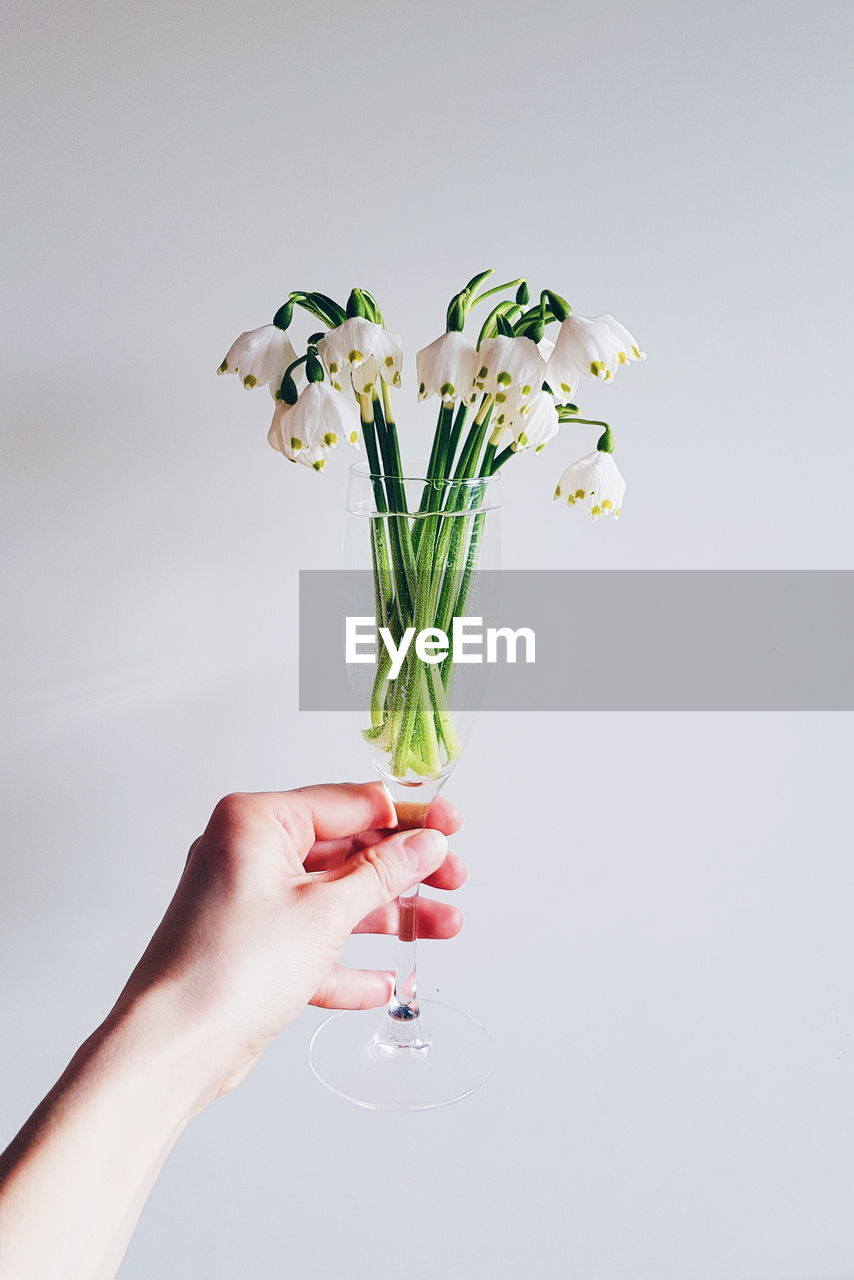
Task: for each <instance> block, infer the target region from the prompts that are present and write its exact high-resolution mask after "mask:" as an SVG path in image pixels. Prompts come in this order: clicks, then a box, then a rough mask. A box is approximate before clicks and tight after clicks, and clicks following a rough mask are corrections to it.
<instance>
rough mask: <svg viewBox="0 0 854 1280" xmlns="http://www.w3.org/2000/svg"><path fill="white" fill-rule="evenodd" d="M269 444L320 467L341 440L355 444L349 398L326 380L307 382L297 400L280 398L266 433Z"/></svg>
mask: <svg viewBox="0 0 854 1280" xmlns="http://www.w3.org/2000/svg"><path fill="white" fill-rule="evenodd" d="M267 440H268V441H269V443H270V444H271V445H272V447H273V448H274V449H276V450H278V452H279V453H281V454H284V456H285V457H286V458H287V459H289V461H290V462H301V463H303V464H304V465H305V466H308V467H313V468H314V470H315V471H322V470H323V468H324V466H325V465H326V458H327V456H328V454H329V453H331V451H332V450H333V449H334V448H335V447H336V446H337V444H338V443H339V441H340V440H346V441H347V443H348V444H352V445H354V446H355V447H357V448H358V444H359V432H358V429H357V427H356V416H355V406H354V405H353V403H352V399H351V398H349V399H348V397H346V396H343V395H342V394H341V392H340V391H334V390H333V389H332V387H330V386H329V385H328V384H327V383H326V382H309V384H308V385H307V386H306V387H304V388H303V390H302V391H301V392H300V395H299V399H298V400H297V402H296V404H286V403H285V402H284V400H279V401H278V402H277V404H276V410H275V413H274V414H273V421H272V423H271V425H270V430H269V432H268V434H267Z"/></svg>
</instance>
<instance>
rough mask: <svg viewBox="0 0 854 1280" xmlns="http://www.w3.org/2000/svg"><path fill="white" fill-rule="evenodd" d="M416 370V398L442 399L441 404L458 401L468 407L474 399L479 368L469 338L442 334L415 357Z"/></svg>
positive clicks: (478, 361) (459, 334) (475, 351)
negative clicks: (433, 397) (431, 397)
mask: <svg viewBox="0 0 854 1280" xmlns="http://www.w3.org/2000/svg"><path fill="white" fill-rule="evenodd" d="M415 360H416V367H417V369H418V399H419V400H426V399H427V398H428V396H436V395H438V396H441V397H442V402H443V404H446V405H447V404H452V403H453V402H454V400H460V401H462V403H463V404H471V403H472V402H473V401H474V400H476V399H477V391H476V390H475V386H474V379H475V374H476V373H477V371H478V369H479V368H480V366H481V361H480V356H479V355H478V353H477V350H476V349H475V347H473V346H472V344H471V343H470V342H469V340H468V338H466V337H464V336H463V334H461V333H443V334H442V336H441V337H440V338H437V339H436V341H435V342H431V343H430V345H429V347H423V348H422V350H421V351H419V352H418V355H417V356H416V357H415Z"/></svg>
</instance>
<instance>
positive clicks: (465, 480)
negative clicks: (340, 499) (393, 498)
mask: <svg viewBox="0 0 854 1280" xmlns="http://www.w3.org/2000/svg"><path fill="white" fill-rule="evenodd" d="M349 474H350V475H351V476H358V477H359V479H360V480H397V481H398V482H399V483H403V484H430V485H435V486H436V487H437V488H442V489H445V488H448V489H450V488H457V487H459V488H463V487H468V488H475V487H477V486H479V485H485V484H492V483H493V481H495V480H500V479H501V472H500V471H495V472H493V474H492V475H490V476H465V477H456V476H445V477H443V478H441V479H440V478H439V477H438V476H433V477H432V478H431V477H429V476H416V475H404V476H399V475H396V474H393V473H389V472H386V471H371V469H370V466H369V464H368V463H367V462H353V463H351V465H350V468H349Z"/></svg>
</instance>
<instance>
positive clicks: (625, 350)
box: [546, 316, 644, 396]
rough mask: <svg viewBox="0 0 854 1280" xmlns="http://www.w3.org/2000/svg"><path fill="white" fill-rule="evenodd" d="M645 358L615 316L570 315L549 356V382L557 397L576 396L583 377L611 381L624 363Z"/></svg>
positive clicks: (547, 377) (547, 378)
mask: <svg viewBox="0 0 854 1280" xmlns="http://www.w3.org/2000/svg"><path fill="white" fill-rule="evenodd" d="M642 359H644V355H643V352H642V351H641V350H640V348H639V346H638V345H637V342H636V341H635V339H634V338H633V337H632V335H631V334H630V333H629V331H628V329H624V328H623V326H622V325H621V324H619V323H618V322H617V321H616V320H615V319H614V317H613V316H593V317H589V316H567V318H566V320H564V322H563V324H562V325H561V326H560V330H559V332H558V336H557V341H556V342H555V347H554V351H553V352H552V354H551V356H550V357H549V363H548V367H547V369H546V381H547V382H548V384H549V386H550V387H551V388H552V390H553V391H554V393H555V395H557V396H564V395H575V393H576V392H577V390H578V384H579V382H580V381H581V379H582V378H600V379H602V380H603V381H604V382H610V381H611V379H612V378H613V376H614V374H615V373H616V372H617V369H618V368H619V367H620V365H621V364H627V363H628V362H629V361H630V360H642Z"/></svg>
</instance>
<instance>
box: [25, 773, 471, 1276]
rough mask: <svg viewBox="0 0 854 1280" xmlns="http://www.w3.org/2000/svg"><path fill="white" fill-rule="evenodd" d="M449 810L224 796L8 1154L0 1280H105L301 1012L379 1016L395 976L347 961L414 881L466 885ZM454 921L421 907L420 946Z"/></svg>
mask: <svg viewBox="0 0 854 1280" xmlns="http://www.w3.org/2000/svg"><path fill="white" fill-rule="evenodd" d="M460 823H461V817H460V815H459V813H458V812H457V810H456V809H454V808H453V806H452V805H450V804H449V803H448V802H447V801H445V800H444V799H441V798H440V799H438V800H437V801H435V803H434V804H433V806H432V808H431V809H430V811H429V814H428V815H427V819H426V826H425V828H423V829H420V830H417V831H401V832H395V831H394V827H395V826H396V819H395V812H394V807H393V805H392V803H391V800H390V799H389V796H388V794H387V792H386V791H385V790H384V788H383V787H382V786H381V785H380V784H379V783H365V784H341V785H329V786H318V787H304V788H301V789H300V790H297V791H281V792H270V793H266V794H260V795H233V796H227V797H226V798H225V799H224V800H222V801H220V803H219V804H218V805H217V807H216V808H215V810H214V812H213V815H212V816H211V819H210V821H209V823H208V825H207V827H206V829H205V831H204V833H203V834H202V835H201V836H200V837H199V838H198V840H196V841H195V842H194V844H193V845H192V846H191V848H190V852H189V855H188V857H187V862H186V865H185V868H184V872H183V875H182V876H181V879H180V882H179V884H178V887H177V889H176V891H175V896H174V897H173V899H172V902H171V903H170V905H169V907H168V909H167V911H166V914H165V916H164V918H163V920H162V922H161V923H160V925H159V927H158V929H157V931H156V932H155V934H154V936H153V938H152V939H151V942H150V943H149V945H148V947H147V949H146V951H145V953H144V954H143V956H142V958H141V959H140V961H139V963H138V965H137V966H136V968H135V969H134V971H133V973H132V974H131V976H130V978H129V980H128V982H127V985H126V986H125V988H124V990H123V991H122V993H121V995H120V996H119V998H118V1001H117V1002H116V1004H115V1006H114V1008H113V1009H112V1011H111V1012H110V1013H109V1015H108V1016H107V1018H106V1019H105V1021H104V1022H103V1023H102V1024H101V1026H100V1027H98V1028H97V1030H96V1031H95V1032H94V1033H93V1034H92V1035H91V1036H90V1037H89V1039H88V1040H86V1042H85V1043H84V1044H83V1045H82V1046H81V1048H80V1049H79V1050H78V1052H77V1053H76V1054H75V1056H74V1058H73V1059H72V1061H71V1063H70V1064H69V1066H68V1068H67V1069H66V1071H65V1072H64V1074H63V1075H62V1077H61V1078H60V1079H59V1081H58V1082H57V1083H56V1085H55V1086H54V1087H53V1089H52V1090H51V1092H50V1093H49V1094H48V1096H47V1097H46V1098H45V1099H44V1101H43V1102H42V1103H41V1104H40V1105H39V1107H38V1108H37V1109H36V1111H35V1112H34V1113H33V1115H32V1116H31V1117H30V1119H29V1120H28V1121H27V1123H26V1124H25V1125H24V1127H23V1129H22V1130H21V1132H20V1133H19V1134H18V1136H17V1137H16V1138H15V1139H14V1140H13V1142H12V1143H11V1145H10V1146H9V1148H8V1149H7V1151H6V1152H4V1153H3V1155H2V1156H0V1278H2V1280H58V1278H59V1277H62V1280H109V1277H112V1276H114V1275H115V1274H116V1271H117V1269H118V1267H119V1264H120V1262H121V1259H122V1257H123V1256H124V1253H125V1249H126V1248H127V1244H128V1241H129V1239H130V1236H131V1234H132V1232H133V1230H134V1227H135V1226H136V1222H137V1219H138V1217H139V1214H140V1212H141V1210H142V1207H143V1205H144V1203H145V1200H146V1197H147V1196H148V1193H149V1191H150V1190H151V1188H152V1186H153V1185H154V1182H155V1180H156V1178H157V1175H158V1173H159V1171H160V1169H161V1168H162V1165H163V1162H164V1161H165V1159H166V1157H167V1155H168V1154H169V1152H170V1150H171V1148H172V1146H173V1145H174V1143H175V1141H176V1139H177V1137H178V1135H179V1134H180V1133H181V1131H182V1130H183V1129H184V1127H185V1126H186V1125H187V1123H188V1122H189V1121H190V1120H191V1119H192V1118H193V1116H195V1115H197V1114H198V1113H199V1112H200V1111H201V1110H203V1109H204V1108H205V1107H206V1106H208V1105H209V1104H210V1103H211V1102H213V1101H214V1100H215V1099H216V1098H218V1097H220V1096H221V1095H222V1094H223V1093H226V1092H228V1090H229V1089H232V1088H234V1086H235V1085H237V1084H238V1083H239V1082H240V1081H241V1080H243V1078H244V1077H245V1076H246V1074H247V1072H248V1071H249V1070H250V1069H251V1068H252V1066H253V1065H254V1063H255V1062H257V1060H258V1058H259V1056H260V1054H261V1053H262V1052H263V1050H264V1048H265V1046H266V1045H267V1044H269V1043H270V1041H271V1040H272V1039H273V1038H274V1037H275V1036H276V1035H278V1033H279V1032H280V1031H282V1029H283V1028H284V1027H286V1026H288V1025H289V1024H290V1023H291V1022H293V1021H294V1019H295V1018H296V1017H297V1016H298V1014H299V1013H300V1011H301V1010H302V1009H303V1008H304V1007H305V1006H306V1004H315V1005H319V1006H320V1007H322V1008H328V1009H364V1008H369V1007H372V1006H380V1005H382V1004H383V1003H384V1002H385V1001H386V1000H387V999H388V997H389V995H390V993H391V983H392V975H391V974H390V973H387V972H380V971H375V970H357V969H349V968H346V967H344V966H342V965H340V964H339V963H338V958H339V955H340V953H341V949H342V947H343V945H344V942H345V940H346V938H347V936H348V935H349V934H350V933H354V932H363V933H394V932H395V931H396V926H397V907H396V902H395V900H396V898H397V897H398V896H399V894H400V893H402V892H403V891H404V890H406V889H408V888H411V887H412V886H413V885H414V884H417V883H418V882H419V881H423V882H424V883H425V884H427V885H431V886H433V887H434V888H437V889H445V890H447V889H456V888H458V887H459V886H460V885H461V884H462V883H463V881H464V879H465V875H466V871H465V867H464V865H463V863H462V862H461V860H460V859H459V858H457V857H456V856H455V855H454V854H452V853H450V852H449V851H448V842H447V837H448V836H450V835H453V834H454V832H456V831H457V829H458V828H459V826H460ZM461 924H462V920H461V917H460V913H459V912H458V911H457V910H456V908H455V907H453V906H451V905H450V904H448V903H445V902H439V901H435V900H430V899H426V898H425V899H423V900H422V904H421V907H420V909H419V916H418V925H419V928H418V932H419V937H428V938H450V937H453V936H454V935H455V934H456V933H457V932H458V931H459V929H460V927H461Z"/></svg>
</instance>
